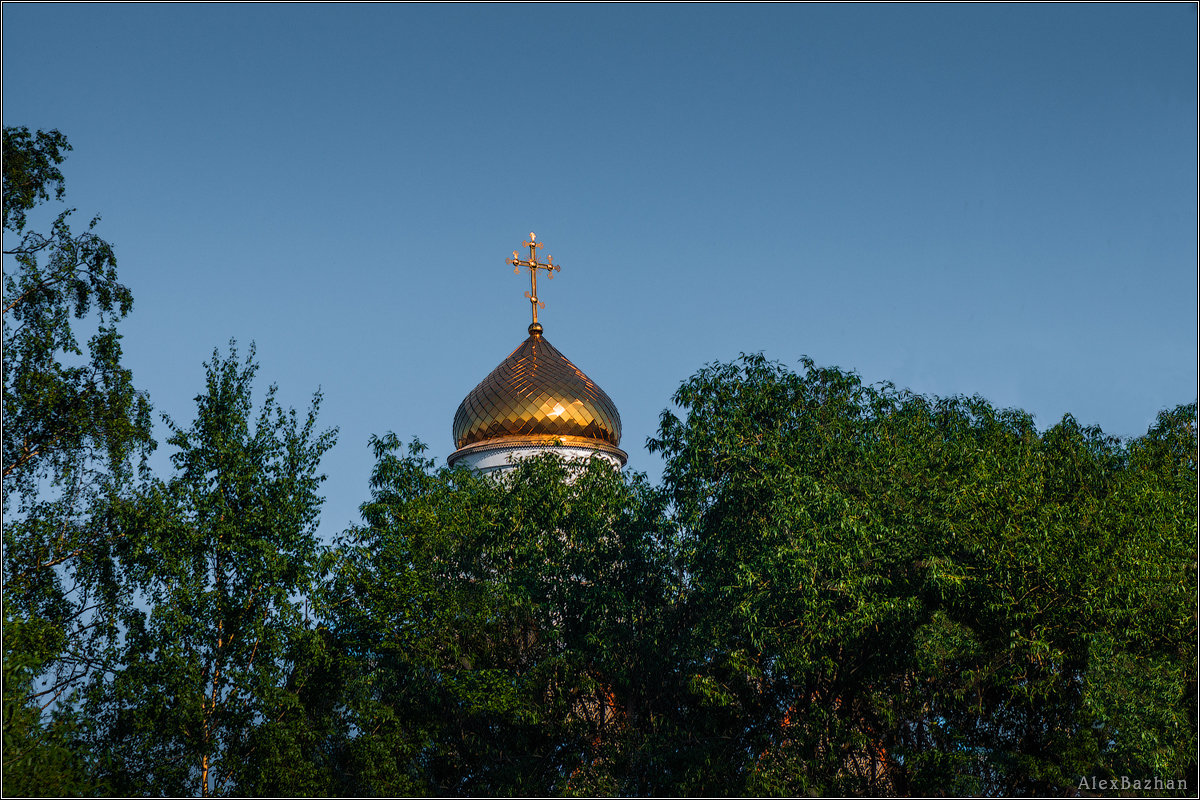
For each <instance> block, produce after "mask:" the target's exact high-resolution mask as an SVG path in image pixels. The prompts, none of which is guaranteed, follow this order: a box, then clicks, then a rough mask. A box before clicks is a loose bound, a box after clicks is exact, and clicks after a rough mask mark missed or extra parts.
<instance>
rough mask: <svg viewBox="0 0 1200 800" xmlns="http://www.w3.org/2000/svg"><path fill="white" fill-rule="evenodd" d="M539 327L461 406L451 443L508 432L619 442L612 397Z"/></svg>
mask: <svg viewBox="0 0 1200 800" xmlns="http://www.w3.org/2000/svg"><path fill="white" fill-rule="evenodd" d="M532 327H533V326H531V328H532ZM540 329H541V326H540V325H539V326H537V330H536V332H534V333H532V334H531V335H530V336H529V338H528V339H526V340H525V341H524V342H522V343H521V345H520V346H519V347H517V349H516V350H514V351H512V353H511V354H509V356H508V358H506V359H504V361H502V362H501V363H500V366H498V367H496V368H495V369H494V370H492V372H491V374H489V375H488V376H487V377H486V378H484V379H483V380H482V381H480V383H479V385H478V386H476V387H475V388H474V389H472V390H471V393H470V394H468V395H467V396H466V398H465V399H464V400H463V401H462V403H461V404H460V405H459V407H458V412H457V413H456V414H455V415H454V428H453V430H454V446H455V447H457V448H459V449H462V448H463V447H467V446H468V445H472V444H475V443H477V442H483V441H488V440H491V439H498V438H501V437H509V436H519V437H531V436H570V437H580V438H583V439H591V440H596V441H600V442H606V443H608V444H610V445H612V446H613V447H616V446H617V445H619V444H620V442H621V416H620V415H619V414H618V413H617V407H616V406H615V405H614V404H613V401H612V400H610V399H609V397H608V395H607V394H605V393H604V390H603V389H601V388H600V387H599V386H597V385H596V384H595V383H593V382H592V379H591V378H589V377H588V376H587V375H584V374H583V372H582V371H580V369H579V368H578V367H576V366H575V365H574V364H572V363H571V361H570V360H569V359H568V358H567V357H566V356H564V355H563V354H562V353H560V352H559V351H558V349H557V348H555V347H554V346H553V345H552V344H550V342H548V341H546V339H545V338H544V337H543V336H542V335H541V331H540Z"/></svg>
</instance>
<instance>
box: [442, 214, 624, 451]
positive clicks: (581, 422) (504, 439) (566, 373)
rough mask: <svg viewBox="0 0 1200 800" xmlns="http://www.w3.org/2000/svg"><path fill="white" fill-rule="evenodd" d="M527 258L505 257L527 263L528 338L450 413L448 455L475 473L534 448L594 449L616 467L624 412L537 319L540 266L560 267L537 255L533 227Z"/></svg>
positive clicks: (541, 305) (553, 269)
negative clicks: (530, 320)
mask: <svg viewBox="0 0 1200 800" xmlns="http://www.w3.org/2000/svg"><path fill="white" fill-rule="evenodd" d="M525 245H526V246H527V247H528V248H529V258H528V259H527V260H526V259H522V258H521V257H520V256H518V255H517V252H516V251H515V250H514V251H513V257H512V258H510V259H508V263H509V264H512V265H513V267H514V269H513V271H514V272H518V273H519V272H520V270H521V268H522V267H525V268H527V269H528V270H529V276H530V290H529V291H528V292H526V293H525V297H527V298H528V299H529V302H530V304H531V306H532V307H533V323H532V324H530V326H529V338H528V339H526V340H525V341H524V342H522V343H521V345H520V346H519V347H517V349H516V350H514V351H512V353H510V354H509V356H508V358H506V359H504V361H502V362H501V363H500V366H498V367H496V368H495V369H494V370H492V372H491V374H489V375H488V376H487V377H486V378H484V379H483V380H482V381H480V383H479V385H478V386H476V387H475V388H474V389H472V390H471V392H470V394H468V395H467V396H466V398H464V399H463V401H462V403H461V404H460V405H459V407H458V413H456V414H455V415H454V428H453V432H454V446H455V447H456V448H458V449H457V450H455V451H454V452H453V453H451V454H450V458H449V459H448V462H449V464H450V466H454V465H455V464H457V463H458V462H459V461H462V462H464V463H465V464H467V465H468V466H470V467H471V468H472V469H475V470H479V471H480V472H494V471H496V470H507V469H510V468H511V467H512V465H513V462H514V461H516V460H517V459H520V458H527V457H529V456H532V455H537V454H538V453H546V452H551V453H557V454H558V455H560V456H562V457H563V458H566V459H571V460H579V459H586V458H590V457H591V456H593V455H595V456H599V457H600V458H603V459H605V460H607V461H609V462H610V463H611V464H612V465H613V467H614V468H616V469H620V468H621V467H623V466H625V462H626V461H627V460H628V456H627V455H626V454H625V451H623V450H621V448H620V447H618V445H619V444H620V443H621V416H620V415H619V414H618V413H617V407H616V406H615V405H614V404H613V401H612V400H610V399H609V397H608V395H607V394H605V393H604V390H603V389H601V388H600V387H599V386H597V385H596V384H595V383H593V382H592V380H591V378H589V377H588V376H587V375H584V374H583V372H582V371H580V369H579V368H578V367H576V366H575V365H574V364H572V363H571V361H570V359H568V358H567V357H566V356H564V355H563V354H562V353H560V352H558V350H557V349H556V348H555V347H554V346H553V345H552V344H550V342H548V341H546V338H545V337H544V336H543V335H542V326H541V324H540V323H539V322H538V318H537V312H538V309H539V308H545V307H546V305H545V303H542V302H540V301H539V300H538V296H537V275H538V270H545V271H546V272H547V273H548V275H549V277H551V278H553V277H554V273H555V272H558V271H559V269H560V267H559V266H558V265H557V264H554V263H552V258H547V259H546V262H545V263H541V262H539V261H538V260H537V251H538V249H539V248H541V247H542V243H541V242H539V241H537V237H536V236H535V235H534V234H532V233H531V234H529V241H528V242H525Z"/></svg>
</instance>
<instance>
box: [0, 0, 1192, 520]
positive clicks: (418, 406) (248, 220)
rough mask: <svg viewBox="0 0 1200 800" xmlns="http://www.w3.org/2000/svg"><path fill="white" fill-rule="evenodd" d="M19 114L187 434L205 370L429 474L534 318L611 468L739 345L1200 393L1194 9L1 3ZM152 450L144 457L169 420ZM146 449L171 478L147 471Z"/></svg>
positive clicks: (1082, 389) (335, 458)
mask: <svg viewBox="0 0 1200 800" xmlns="http://www.w3.org/2000/svg"><path fill="white" fill-rule="evenodd" d="M3 22H4V27H3V44H4V50H3V64H4V73H3V84H4V85H3V88H4V96H3V111H4V122H5V124H6V125H25V126H28V127H29V128H31V129H37V128H42V129H49V128H58V129H59V130H61V131H63V132H64V133H65V134H66V135H67V136H68V138H69V139H70V141H71V143H72V144H73V145H74V148H75V149H74V151H73V152H72V153H71V155H70V157H69V159H68V160H67V161H66V162H65V164H64V167H63V171H64V174H65V175H66V179H67V200H68V202H69V204H70V205H72V206H75V207H77V208H78V209H79V223H78V224H82V223H83V221H84V220H85V219H86V218H89V217H90V216H91V215H93V214H96V213H99V214H101V215H102V217H103V221H102V222H101V224H100V227H99V229H98V230H99V233H100V234H101V235H102V236H104V237H105V238H106V239H108V240H109V241H110V242H112V243H113V244H114V245H115V246H116V250H117V256H118V259H119V262H120V272H121V276H122V279H123V281H124V282H125V283H126V284H127V285H128V286H129V287H130V288H131V289H132V290H133V292H134V297H135V306H134V311H133V314H132V315H131V316H130V317H129V318H128V319H127V320H126V322H125V323H124V325H123V328H122V330H123V332H124V334H125V340H124V343H125V347H126V353H127V363H128V364H129V366H130V367H131V368H132V369H133V370H134V376H135V380H136V382H137V383H138V385H139V386H140V387H142V388H144V389H146V390H148V391H149V392H150V396H151V400H152V402H153V403H154V405H155V407H156V409H157V410H158V411H161V412H165V413H167V414H169V415H171V416H172V418H174V419H175V420H177V421H180V422H187V421H189V420H190V419H191V416H192V407H193V404H192V398H193V396H194V395H195V394H196V393H198V392H199V391H200V390H201V388H202V375H203V373H202V368H201V363H202V362H203V361H204V360H205V359H206V358H208V357H209V355H210V354H211V353H212V350H213V348H214V347H218V346H220V347H224V346H225V343H226V342H227V341H228V340H229V339H230V338H236V339H237V340H238V341H239V342H240V343H241V344H242V349H243V351H244V350H245V346H246V345H248V344H249V343H250V342H251V341H254V342H256V343H257V348H258V357H259V361H260V362H261V364H262V369H261V371H260V381H261V383H262V385H263V386H264V387H265V385H266V384H267V383H269V382H275V383H277V384H279V387H280V395H281V397H282V398H283V399H284V401H285V402H286V403H288V404H290V405H294V406H297V407H303V406H305V405H306V404H307V400H308V397H309V395H310V394H311V393H312V391H313V390H314V389H316V388H317V387H318V386H320V387H321V388H322V389H323V391H324V394H325V404H324V407H323V411H322V420H323V421H324V422H325V423H326V424H327V425H337V426H339V427H340V429H341V434H340V438H339V443H338V445H337V447H336V448H335V449H334V450H333V451H332V452H331V453H330V454H329V455H328V456H327V458H326V461H325V464H324V466H325V469H326V471H327V472H328V474H329V480H328V482H327V483H326V484H325V487H324V488H325V494H326V495H327V497H328V502H327V504H326V507H325V513H324V516H323V519H322V532H323V534H325V535H326V536H330V535H332V534H333V533H336V532H337V531H339V530H341V529H342V528H344V527H345V526H346V524H347V523H349V522H351V521H354V520H356V519H357V506H358V504H359V503H361V502H362V501H364V500H365V499H367V497H368V486H367V480H368V476H369V473H370V469H371V466H372V461H371V456H370V452H369V450H368V448H367V440H368V437H369V436H370V435H371V434H373V433H384V432H386V431H389V430H390V431H395V432H396V433H397V434H398V435H400V436H401V438H403V439H409V438H411V437H414V436H416V437H420V438H421V439H422V440H424V441H425V442H426V443H427V444H429V445H430V452H431V453H432V454H433V455H435V456H437V457H438V458H439V459H444V458H445V456H446V455H448V454H449V453H450V452H451V450H452V449H453V447H452V443H451V441H450V423H451V420H452V418H453V416H454V411H455V409H456V408H457V406H458V403H459V401H460V400H461V399H462V398H463V396H465V395H466V393H467V392H468V391H469V390H470V389H471V388H472V387H473V386H474V385H475V384H476V383H477V382H478V381H479V380H480V379H481V378H483V376H484V375H486V374H487V373H488V372H489V371H490V370H491V369H492V368H493V367H494V366H495V365H496V364H497V363H499V362H500V360H502V359H503V358H504V357H505V356H506V355H507V354H508V353H509V352H510V351H511V350H512V349H513V348H515V347H516V346H517V345H518V344H519V343H520V342H521V341H522V339H523V338H524V337H525V327H526V325H527V324H528V316H529V310H528V303H527V302H526V301H525V299H524V298H523V292H524V291H525V289H526V288H528V287H527V278H525V277H524V276H522V277H520V278H518V277H517V276H514V275H513V274H512V269H511V268H510V267H508V266H506V265H505V263H504V259H505V258H507V257H508V256H509V255H510V254H511V251H512V250H513V249H519V248H520V244H521V242H522V241H524V239H525V238H526V236H527V234H528V232H529V231H531V230H532V231H536V232H537V234H538V237H539V239H541V240H543V241H545V242H546V250H545V251H543V252H545V253H550V254H553V255H554V257H555V260H556V261H558V262H561V263H562V264H563V265H564V266H563V271H562V273H561V274H560V275H559V276H557V277H556V279H555V280H554V281H553V282H552V283H549V284H543V283H541V282H540V283H539V285H540V286H541V287H542V289H543V290H542V292H541V294H542V297H543V299H544V300H545V302H546V309H545V310H544V311H543V312H541V314H540V317H541V321H542V323H543V324H544V325H545V328H546V337H547V338H548V339H549V340H550V341H551V342H553V343H554V345H555V346H556V347H558V348H559V349H560V350H561V351H562V352H563V353H565V354H566V355H567V356H568V357H569V358H571V359H572V360H573V361H574V362H575V363H576V364H577V365H578V366H579V367H580V368H581V369H583V370H584V371H585V372H587V373H588V374H589V375H590V376H591V377H592V378H593V379H594V380H595V381H596V382H597V383H599V384H600V385H601V386H602V387H604V389H605V390H606V391H607V392H608V394H609V395H610V396H611V397H612V398H613V400H614V401H615V402H616V403H617V406H618V407H619V409H620V411H621V415H622V419H623V423H624V432H625V437H624V439H623V442H622V446H623V447H624V448H625V449H626V450H627V451H629V454H630V468H632V469H636V470H639V471H644V472H647V473H649V475H650V476H651V477H652V478H653V479H657V477H658V475H659V474H660V472H661V463H660V462H659V461H658V459H657V457H656V456H652V455H650V454H648V453H647V452H646V451H645V448H644V442H645V440H646V438H647V437H648V436H650V435H652V434H653V433H654V432H655V430H656V426H657V419H658V415H659V413H660V412H661V411H662V409H663V408H664V407H666V406H668V405H669V402H670V396H671V394H672V393H673V392H674V390H675V389H676V388H677V387H678V385H679V383H680V382H681V381H683V380H684V379H685V378H686V377H687V376H688V375H690V374H692V373H693V372H695V371H696V369H698V368H699V367H700V366H702V365H703V364H705V363H707V362H711V361H714V360H728V359H732V358H735V357H736V356H737V355H738V354H739V353H740V352H757V351H762V352H764V353H765V354H766V355H767V356H768V357H770V358H773V359H777V360H780V361H783V362H785V363H787V364H789V365H792V366H795V364H796V361H797V359H798V358H799V357H800V356H801V355H804V354H807V355H809V356H811V357H812V358H813V359H815V360H816V362H817V363H818V364H823V365H836V366H839V367H841V368H843V369H847V370H854V371H857V372H858V373H859V374H860V375H861V376H862V377H863V379H864V380H866V381H867V382H876V381H883V380H890V381H892V382H894V383H895V384H897V385H898V386H901V387H907V388H910V389H912V390H914V391H917V392H922V393H927V394H937V395H951V394H976V393H978V394H981V395H983V396H984V397H986V398H988V399H989V400H990V401H991V402H993V403H994V404H997V405H999V406H1004V407H1019V408H1023V409H1025V410H1027V411H1030V412H1032V413H1033V414H1034V415H1035V418H1036V420H1037V422H1038V424H1039V426H1040V427H1042V428H1045V427H1049V426H1050V425H1052V424H1054V423H1055V422H1056V421H1058V419H1060V418H1061V416H1062V415H1063V414H1064V413H1066V412H1070V413H1072V414H1074V415H1075V416H1076V417H1077V418H1078V419H1080V420H1081V421H1082V422H1084V423H1086V424H1098V425H1100V426H1101V427H1102V428H1104V430H1105V431H1107V432H1109V433H1113V434H1117V435H1123V436H1131V435H1138V434H1141V433H1144V432H1145V430H1146V428H1147V426H1148V425H1149V424H1150V423H1151V422H1152V421H1153V419H1154V416H1155V414H1156V413H1157V412H1158V411H1159V410H1160V409H1162V408H1164V407H1170V406H1174V405H1176V404H1178V403H1183V402H1188V401H1190V400H1192V399H1193V398H1194V397H1195V396H1196V355H1197V353H1196V341H1197V339H1196V332H1197V301H1196V297H1197V294H1196V289H1197V286H1196V275H1197V228H1196V215H1197V207H1196V205H1197V202H1196V194H1197V185H1196V184H1197V177H1196V176H1197V164H1196V152H1197V129H1196V110H1197V109H1196V64H1197V61H1196V59H1197V51H1196V6H1195V5H1194V4H1184V3H1180V4H1159V5H1149V4H1138V5H1107V4H1106V5H1069V6H1068V5H1061V6H1059V5H1036V4H1034V5H1025V4H1023V5H986V6H981V5H968V6H947V5H919V6H905V5H886V6H881V5H778V4H775V5H761V6H760V5H753V6H746V5H700V6H687V5H654V6H641V5H633V6H629V5H569V6H556V5H537V6H532V5H493V6H474V5H380V4H372V5H358V6H346V5H338V6H333V5H286V4H273V5H177V4H171V5H89V4H11V3H10V4H5V5H4V7H3ZM159 432H160V439H161V438H165V437H163V436H162V435H161V434H162V429H161V428H160V430H159ZM166 455H167V453H166V448H165V447H164V448H160V454H159V463H161V464H163V465H164V466H165V456H166Z"/></svg>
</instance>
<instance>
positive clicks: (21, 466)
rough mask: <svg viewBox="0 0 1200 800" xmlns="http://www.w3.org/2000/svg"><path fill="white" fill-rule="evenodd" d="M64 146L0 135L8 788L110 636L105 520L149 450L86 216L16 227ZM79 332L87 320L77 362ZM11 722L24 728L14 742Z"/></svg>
mask: <svg viewBox="0 0 1200 800" xmlns="http://www.w3.org/2000/svg"><path fill="white" fill-rule="evenodd" d="M70 149H71V148H70V145H69V144H68V142H67V140H66V137H64V136H63V135H62V134H61V133H59V132H58V131H50V132H49V133H47V132H43V131H38V132H37V133H36V134H33V135H31V134H30V133H29V131H28V130H27V129H26V128H17V127H5V129H4V234H5V235H4V239H5V244H4V301H3V303H4V323H3V324H4V356H3V361H4V399H3V404H4V405H3V415H4V445H3V447H4V450H3V463H4V467H3V514H4V567H3V568H4V590H5V604H4V627H5V632H6V636H5V640H4V641H5V648H4V661H5V663H6V665H7V664H9V663H14V664H20V665H21V666H20V671H21V672H20V674H21V675H22V676H23V677H22V678H21V679H19V680H18V679H15V675H14V680H11V681H10V680H6V681H5V689H4V691H5V697H4V701H5V708H6V711H5V723H4V724H5V728H4V731H5V751H4V765H5V772H6V775H7V777H8V778H9V779H10V781H14V780H17V776H18V774H24V773H21V769H23V767H22V766H21V765H27V764H29V763H30V761H29V756H30V754H29V752H28V751H27V750H26V749H25V746H24V745H23V744H21V742H29V743H30V746H35V747H36V746H38V745H37V744H36V743H38V742H41V741H43V740H44V736H50V737H51V738H55V736H56V734H53V732H52V731H50V729H49V728H45V729H44V728H43V725H49V726H51V727H53V726H54V723H51V722H50V717H49V713H50V711H51V710H53V709H56V708H57V709H59V710H60V711H61V710H63V709H64V708H65V707H66V706H67V705H69V703H68V701H69V699H70V697H71V695H72V692H73V691H75V690H76V689H78V687H79V686H81V684H82V682H83V681H84V680H85V679H86V677H87V676H88V674H89V673H90V672H91V671H92V670H93V669H95V668H96V666H97V660H96V655H97V654H98V653H101V652H103V651H104V650H105V647H106V646H107V645H108V644H110V643H111V642H113V641H114V640H115V637H116V636H117V629H116V625H115V619H116V616H117V614H118V613H119V611H120V610H121V608H122V606H123V605H124V604H125V603H126V602H127V597H128V596H127V595H126V594H125V593H123V592H122V591H121V590H120V588H119V580H118V570H117V568H116V566H115V563H116V562H115V559H116V549H117V548H119V547H120V544H121V543H120V539H119V534H118V533H117V532H116V531H115V530H114V529H113V527H112V525H111V513H110V511H111V506H112V502H113V499H114V498H115V497H116V496H118V495H119V494H120V493H121V492H122V491H123V490H124V488H125V487H126V486H127V485H128V483H129V481H130V480H131V478H132V475H133V469H134V466H135V463H136V462H137V460H138V458H139V457H144V456H145V455H146V454H147V453H148V452H149V450H150V449H151V448H152V447H153V445H154V443H153V440H152V438H151V435H150V430H151V429H150V418H149V413H150V406H149V401H148V399H147V397H146V395H145V394H144V393H141V392H138V391H137V390H136V389H135V388H134V386H133V382H132V376H131V374H130V372H129V370H127V369H125V368H124V367H123V366H122V365H121V347H120V336H119V335H118V333H117V329H116V323H117V322H118V321H119V320H120V319H121V318H122V317H124V316H125V315H126V314H127V313H129V311H130V309H131V308H132V303H133V300H132V295H131V293H130V291H129V289H128V288H126V287H125V286H123V285H122V284H121V283H119V282H118V279H117V265H116V258H115V256H114V253H113V248H112V246H111V245H109V244H108V243H107V242H106V241H104V240H103V239H101V238H100V237H99V236H97V235H96V234H95V233H94V229H95V227H96V225H97V223H98V222H99V217H96V218H94V219H93V220H92V222H91V224H90V225H89V226H88V227H87V230H86V231H84V232H83V233H79V234H75V233H72V231H71V228H70V224H69V223H70V217H71V215H72V213H73V211H74V209H67V210H64V211H61V212H60V213H59V214H58V215H57V217H56V218H55V219H54V220H53V222H52V223H51V224H50V227H49V232H48V233H41V232H38V231H34V230H28V229H27V227H26V226H27V223H28V222H29V219H30V214H31V213H33V212H34V210H35V208H36V207H37V206H38V205H40V204H41V203H43V202H45V201H48V200H50V199H51V196H53V198H54V199H55V200H61V199H62V197H63V194H64V180H63V175H62V173H61V171H60V170H59V168H58V167H59V164H61V163H62V161H63V159H64V158H65V155H66V153H67V152H68V151H69V150H70ZM84 323H94V324H96V325H97V329H96V332H95V334H93V335H92V336H91V338H90V339H89V340H88V343H87V352H86V354H85V352H84V350H83V349H81V347H80V346H79V343H78V339H77V329H78V328H79V326H80V325H81V324H84ZM8 634H11V635H8ZM59 716H60V717H61V714H60V715H59ZM17 720H26V721H27V722H28V723H29V725H31V726H32V727H31V728H29V729H28V730H30V731H36V733H34V734H31V735H30V736H25V735H24V734H22V735H17V729H16V728H13V727H10V726H11V725H16V724H17ZM27 732H28V731H27ZM41 774H46V773H41ZM25 785H26V786H28V787H29V788H30V790H32V791H36V788H35V785H34V784H25ZM54 786H61V784H54V783H51V784H47V788H48V789H52V788H53V787H54Z"/></svg>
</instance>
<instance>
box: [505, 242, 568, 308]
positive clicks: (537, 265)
mask: <svg viewBox="0 0 1200 800" xmlns="http://www.w3.org/2000/svg"><path fill="white" fill-rule="evenodd" d="M524 245H525V246H526V247H528V248H529V259H528V260H525V259H523V258H521V257H520V256H519V255H517V251H516V250H513V257H512V258H509V259H506V260H505V262H504V263H506V264H512V265H513V274H514V275H516V274H518V273H520V271H521V267H528V268H529V291H528V292H526V293H525V297H526V299H528V300H529V304H530V305H531V306H533V324H534V325H537V324H538V320H537V312H538V309H539V308H545V307H546V304H545V303H543V302H542V301H540V300H538V296H537V274H538V270H539V269H544V270H546V272H547V274H548V275H549V276H550V278H552V279H553V278H554V273H556V272H558V271H559V270H561V269H562V267H560V266H559V265H558V264H555V263H554V256H546V263H545V264H543V263H541V262H540V261H538V260H537V251H538V250H539V249H540V248H541V247H542V242H539V241H538V240H537V236H536V235H534V234H533V233H530V234H529V241H528V242H524Z"/></svg>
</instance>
